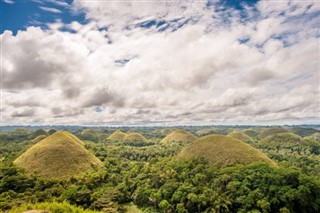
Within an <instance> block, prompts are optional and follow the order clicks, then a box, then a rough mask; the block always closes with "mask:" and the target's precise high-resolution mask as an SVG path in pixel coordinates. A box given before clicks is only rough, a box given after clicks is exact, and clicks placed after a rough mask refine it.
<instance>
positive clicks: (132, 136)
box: [123, 132, 147, 142]
mask: <svg viewBox="0 0 320 213" xmlns="http://www.w3.org/2000/svg"><path fill="white" fill-rule="evenodd" d="M123 140H124V141H141V142H146V141H147V139H146V138H145V137H144V136H143V135H141V134H140V133H136V132H133V133H129V134H127V135H126V136H125V137H124V139H123Z"/></svg>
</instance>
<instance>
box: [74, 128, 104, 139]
mask: <svg viewBox="0 0 320 213" xmlns="http://www.w3.org/2000/svg"><path fill="white" fill-rule="evenodd" d="M79 137H80V138H81V139H82V140H89V141H97V140H99V138H100V134H99V133H98V132H96V131H94V130H92V129H85V130H83V131H82V132H81V133H80V135H79Z"/></svg>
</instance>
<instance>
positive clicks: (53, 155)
mask: <svg viewBox="0 0 320 213" xmlns="http://www.w3.org/2000/svg"><path fill="white" fill-rule="evenodd" d="M14 163H15V164H17V165H18V166H20V167H22V168H23V169H25V170H26V172H29V173H34V174H36V175H38V176H40V177H44V178H54V179H65V178H69V177H71V176H73V175H77V174H79V173H82V172H86V171H88V170H90V169H93V168H97V167H99V166H100V165H102V162H101V161H100V160H99V159H98V158H96V157H95V156H94V155H93V154H91V153H90V152H89V151H88V150H86V149H85V147H84V146H83V142H82V141H81V140H80V139H78V138H77V137H76V136H74V135H73V134H71V133H69V132H67V131H63V132H61V131H58V132H56V133H54V134H52V135H50V136H49V137H47V138H45V139H44V140H42V141H40V142H38V143H37V144H35V145H33V146H32V147H31V148H29V149H28V150H27V151H26V152H25V153H23V154H22V155H20V156H19V157H18V158H17V159H16V160H15V161H14Z"/></svg>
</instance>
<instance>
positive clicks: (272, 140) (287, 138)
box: [261, 132, 302, 147]
mask: <svg viewBox="0 0 320 213" xmlns="http://www.w3.org/2000/svg"><path fill="white" fill-rule="evenodd" d="M300 142H302V138H301V137H300V136H299V135H296V134H294V133H289V132H288V133H279V134H275V135H270V136H268V137H266V138H264V139H263V140H262V141H261V144H266V145H268V146H270V145H271V146H280V147H290V146H292V145H296V144H299V143H300Z"/></svg>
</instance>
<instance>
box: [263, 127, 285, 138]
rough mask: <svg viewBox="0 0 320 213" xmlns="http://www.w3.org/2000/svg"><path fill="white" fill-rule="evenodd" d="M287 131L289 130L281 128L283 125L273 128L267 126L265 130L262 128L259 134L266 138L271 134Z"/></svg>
mask: <svg viewBox="0 0 320 213" xmlns="http://www.w3.org/2000/svg"><path fill="white" fill-rule="evenodd" d="M285 132H288V130H286V129H284V128H281V127H271V128H267V129H265V130H262V131H261V133H260V135H259V136H260V138H266V137H268V136H271V135H275V134H279V133H285Z"/></svg>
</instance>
